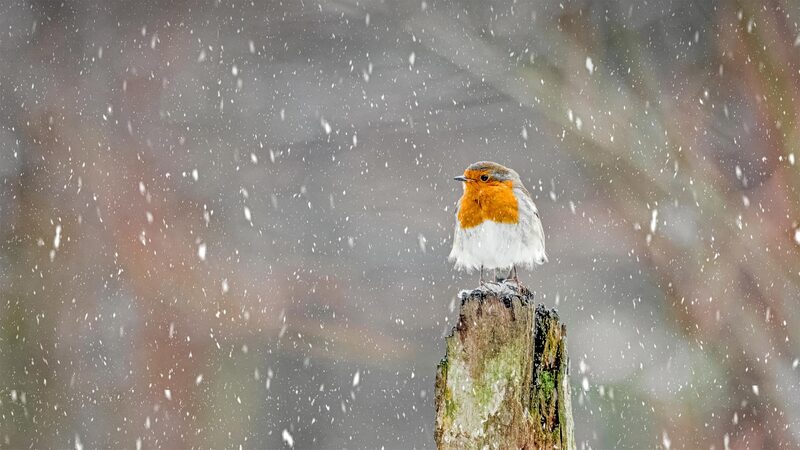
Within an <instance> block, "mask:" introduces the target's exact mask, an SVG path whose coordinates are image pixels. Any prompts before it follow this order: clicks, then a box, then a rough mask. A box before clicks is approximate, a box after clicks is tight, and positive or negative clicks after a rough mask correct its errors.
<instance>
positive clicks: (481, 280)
mask: <svg viewBox="0 0 800 450" xmlns="http://www.w3.org/2000/svg"><path fill="white" fill-rule="evenodd" d="M480 282H481V286H483V284H484V283H483V264H481V278H480Z"/></svg>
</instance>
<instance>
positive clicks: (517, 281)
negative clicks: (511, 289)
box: [511, 264, 519, 284]
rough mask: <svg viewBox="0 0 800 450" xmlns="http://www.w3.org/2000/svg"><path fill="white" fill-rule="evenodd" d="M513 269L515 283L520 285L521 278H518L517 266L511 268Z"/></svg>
mask: <svg viewBox="0 0 800 450" xmlns="http://www.w3.org/2000/svg"><path fill="white" fill-rule="evenodd" d="M511 268H512V269H513V270H514V282H516V283H517V284H519V277H518V276H517V265H516V264H514V265H513V266H511Z"/></svg>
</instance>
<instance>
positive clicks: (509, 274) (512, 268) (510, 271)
mask: <svg viewBox="0 0 800 450" xmlns="http://www.w3.org/2000/svg"><path fill="white" fill-rule="evenodd" d="M512 273H514V265H513V264H512V265H511V268H510V269H508V275H506V280H513V278H511V274H512Z"/></svg>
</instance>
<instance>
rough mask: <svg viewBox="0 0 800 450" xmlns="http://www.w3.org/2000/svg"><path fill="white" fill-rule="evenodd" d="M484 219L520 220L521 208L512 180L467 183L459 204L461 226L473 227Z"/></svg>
mask: <svg viewBox="0 0 800 450" xmlns="http://www.w3.org/2000/svg"><path fill="white" fill-rule="evenodd" d="M484 220H492V221H494V222H499V223H517V222H519V208H518V206H517V198H516V197H515V196H514V190H513V185H512V183H511V181H503V182H495V183H486V184H484V183H478V182H473V183H466V189H465V190H464V195H463V196H462V197H461V204H460V205H459V210H458V223H459V224H460V225H461V228H472V227H476V226H478V225H480V224H481V223H483V221H484Z"/></svg>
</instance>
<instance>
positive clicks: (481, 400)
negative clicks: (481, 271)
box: [434, 282, 575, 450]
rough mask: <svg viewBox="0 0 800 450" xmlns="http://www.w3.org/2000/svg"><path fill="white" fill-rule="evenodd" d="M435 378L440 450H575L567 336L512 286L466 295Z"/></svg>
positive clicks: (549, 313)
mask: <svg viewBox="0 0 800 450" xmlns="http://www.w3.org/2000/svg"><path fill="white" fill-rule="evenodd" d="M446 342H447V354H446V355H445V357H444V359H442V361H441V362H440V363H439V366H438V371H437V373H436V431H435V435H434V438H435V440H436V445H437V446H438V447H439V449H527V450H539V449H541V450H549V449H565V450H572V449H575V440H574V437H573V428H574V425H573V419H572V404H571V402H570V386H569V378H568V368H569V360H568V358H567V351H566V328H565V327H564V326H563V325H561V323H560V322H559V318H558V314H557V313H556V311H555V310H549V309H547V308H545V307H544V305H539V306H535V305H534V302H533V294H531V293H530V291H528V290H527V289H526V288H524V287H519V286H518V285H517V284H515V283H512V282H504V283H499V284H498V283H488V284H486V285H484V286H482V287H481V288H479V289H475V290H473V291H464V292H462V293H461V313H460V317H459V321H458V324H457V325H456V327H455V328H453V332H452V334H451V335H450V336H448V337H447V339H446Z"/></svg>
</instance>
